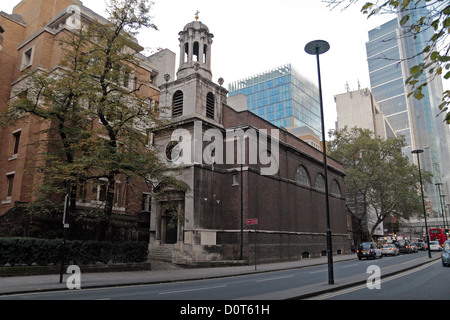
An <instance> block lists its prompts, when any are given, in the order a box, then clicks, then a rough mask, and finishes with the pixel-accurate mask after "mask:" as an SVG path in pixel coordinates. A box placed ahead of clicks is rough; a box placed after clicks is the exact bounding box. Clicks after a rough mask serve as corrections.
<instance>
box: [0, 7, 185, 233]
mask: <svg viewBox="0 0 450 320" xmlns="http://www.w3.org/2000/svg"><path fill="white" fill-rule="evenodd" d="M150 7H151V3H149V2H148V1H147V0H110V1H109V3H108V12H109V15H110V17H109V21H108V22H105V21H102V22H100V21H97V20H93V21H91V20H86V21H83V23H82V25H81V27H80V28H79V29H78V30H67V31H65V32H64V34H63V35H62V36H61V37H60V46H61V49H62V51H63V56H64V59H63V61H62V63H61V65H62V68H60V69H57V70H56V71H53V72H43V71H39V70H34V71H32V72H30V73H29V74H27V75H26V76H27V77H26V81H24V82H23V86H22V88H26V89H25V90H23V91H21V89H20V90H19V94H18V95H17V97H16V98H15V99H13V100H12V101H11V103H10V105H9V108H8V111H7V112H6V113H5V114H3V116H2V118H3V122H9V123H10V121H11V120H15V121H21V120H23V119H24V115H25V116H29V117H34V118H38V119H41V120H43V121H45V122H46V123H47V127H46V129H45V130H44V132H43V133H45V134H46V136H47V137H48V139H47V140H45V141H39V144H40V145H41V146H42V147H41V149H42V153H41V156H42V162H41V164H40V165H38V166H37V167H36V168H35V169H36V170H37V172H40V173H41V174H42V176H43V181H42V184H41V185H40V191H41V194H40V196H39V197H37V199H36V201H34V202H33V203H32V206H31V208H33V206H34V207H38V208H39V210H40V211H42V210H43V209H45V208H52V207H53V206H54V203H55V201H57V200H58V199H61V195H63V194H65V193H66V192H67V190H69V193H70V196H71V207H72V209H74V207H75V198H76V194H77V190H80V189H81V188H84V186H85V183H86V182H88V181H90V182H92V181H102V183H103V184H104V187H105V188H106V189H105V190H104V191H105V192H104V199H102V200H103V201H102V208H101V210H102V214H101V215H100V216H99V217H98V221H97V222H98V223H99V225H100V228H99V233H98V235H97V239H98V240H103V239H104V237H105V233H106V230H107V228H108V226H109V224H110V219H111V215H112V212H113V208H114V205H115V203H116V201H117V197H115V194H117V192H118V190H117V189H116V182H117V181H118V180H119V181H124V183H126V184H127V185H128V186H130V187H132V185H133V183H145V184H147V185H149V186H155V185H158V190H160V192H164V191H166V190H167V189H168V188H174V189H179V188H180V186H179V185H178V183H177V180H176V176H175V174H174V173H173V170H171V169H169V168H167V167H166V166H165V165H164V163H162V162H161V161H160V159H159V157H158V150H153V149H149V148H148V147H147V132H146V130H149V127H150V126H152V127H153V128H156V127H157V126H158V125H161V124H162V121H161V120H160V119H159V118H158V116H159V108H158V105H153V104H150V103H149V100H150V98H153V99H154V98H155V96H157V95H158V92H157V91H156V90H153V89H151V88H150V87H149V86H148V83H149V77H147V78H148V79H147V80H143V79H144V74H141V72H144V70H143V69H142V68H140V65H141V60H140V58H138V57H137V52H138V51H139V49H140V47H139V46H138V45H137V44H136V42H135V41H134V39H133V37H132V36H133V35H135V34H136V33H137V31H138V30H139V29H140V28H143V27H147V28H153V29H156V26H155V25H154V24H153V23H152V20H151V18H150V16H149V15H148V13H149V10H150ZM145 79H146V78H145ZM21 92H24V93H25V94H22V93H21ZM152 94H153V95H154V96H152ZM98 124H100V125H98ZM99 209H100V208H99Z"/></svg>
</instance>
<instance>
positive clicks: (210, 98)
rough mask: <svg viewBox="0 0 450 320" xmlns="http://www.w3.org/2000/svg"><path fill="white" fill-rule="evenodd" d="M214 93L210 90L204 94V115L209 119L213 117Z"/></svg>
mask: <svg viewBox="0 0 450 320" xmlns="http://www.w3.org/2000/svg"><path fill="white" fill-rule="evenodd" d="M214 105H215V101H214V95H213V94H212V93H211V92H208V94H207V95H206V117H207V118H210V119H214Z"/></svg>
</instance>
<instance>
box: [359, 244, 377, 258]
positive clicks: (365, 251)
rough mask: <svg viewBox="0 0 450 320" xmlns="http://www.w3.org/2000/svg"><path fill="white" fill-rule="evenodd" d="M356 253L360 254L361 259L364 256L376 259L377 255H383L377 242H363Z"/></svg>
mask: <svg viewBox="0 0 450 320" xmlns="http://www.w3.org/2000/svg"><path fill="white" fill-rule="evenodd" d="M356 255H357V256H358V259H359V260H361V259H362V258H366V259H376V258H377V257H380V258H382V257H383V254H382V253H381V249H379V248H378V247H377V245H376V243H375V242H363V243H361V244H360V245H359V246H358V249H357V250H356Z"/></svg>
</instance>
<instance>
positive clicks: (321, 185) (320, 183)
mask: <svg viewBox="0 0 450 320" xmlns="http://www.w3.org/2000/svg"><path fill="white" fill-rule="evenodd" d="M315 186H316V189H317V190H320V191H325V178H324V177H323V174H321V173H318V174H317V177H316V185H315Z"/></svg>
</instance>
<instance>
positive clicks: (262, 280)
mask: <svg viewBox="0 0 450 320" xmlns="http://www.w3.org/2000/svg"><path fill="white" fill-rule="evenodd" d="M292 277H294V275H290V276H284V277H277V278H270V279H260V280H256V282H264V281H272V280H279V279H286V278H292Z"/></svg>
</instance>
